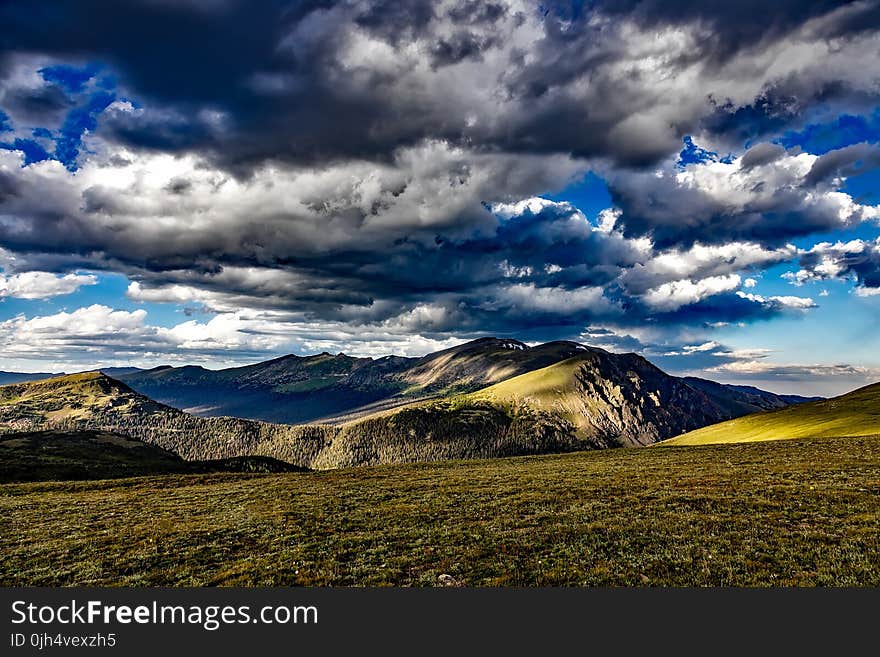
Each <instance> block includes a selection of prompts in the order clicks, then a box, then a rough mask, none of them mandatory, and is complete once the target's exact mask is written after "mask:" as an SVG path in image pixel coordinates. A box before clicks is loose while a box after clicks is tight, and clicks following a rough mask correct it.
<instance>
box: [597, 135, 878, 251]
mask: <svg viewBox="0 0 880 657" xmlns="http://www.w3.org/2000/svg"><path fill="white" fill-rule="evenodd" d="M878 153H880V151H878V149H877V147H876V146H875V145H868V144H856V145H854V146H848V147H845V148H841V149H838V150H834V151H829V152H828V153H826V154H824V155H822V156H820V157H815V156H812V155H810V154H804V153H800V152H799V149H793V150H792V151H789V152H786V151H784V149H782V148H781V147H779V146H775V145H770V144H758V145H756V146H754V147H753V148H751V149H749V150H748V151H746V153H745V154H744V155H743V156H742V157H741V158H739V159H735V160H733V161H717V160H716V161H714V162H708V163H695V164H692V165H690V166H688V167H687V168H685V169H684V170H683V171H682V170H677V169H672V168H669V167H667V168H666V169H662V170H660V171H657V172H650V173H648V172H638V171H637V172H632V171H617V172H613V173H611V174H610V176H609V189H610V192H611V197H612V199H613V201H614V204H615V205H616V206H617V207H618V208H620V210H621V215H620V217H619V219H618V223H617V225H618V226H619V227H620V228H621V229H622V230H623V232H624V234H626V235H630V236H641V235H649V236H650V237H651V238H652V240H653V241H654V243H655V245H656V246H658V247H660V248H667V247H672V246H690V245H692V244H694V243H703V244H724V243H728V242H733V241H749V242H758V243H761V244H765V245H770V246H781V245H784V244H785V243H786V242H787V241H788V240H791V239H794V238H796V237H803V236H806V235H810V234H814V233H819V232H828V231H832V230H839V229H845V228H851V227H853V226H856V225H858V224H859V223H861V222H862V221H866V220H869V219H876V212H875V210H874V208H873V207H870V206H861V205H858V204H856V203H853V202H852V199H850V197H849V196H847V195H842V194H839V193H837V187H836V186H835V185H833V184H831V183H832V182H833V180H832V179H833V178H836V177H839V176H847V175H850V174H853V173H863V172H865V171H867V170H869V169H871V168H873V167H875V166H877V164H878V162H880V156H878Z"/></svg>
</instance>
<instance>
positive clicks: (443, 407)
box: [0, 338, 806, 468]
mask: <svg viewBox="0 0 880 657" xmlns="http://www.w3.org/2000/svg"><path fill="white" fill-rule="evenodd" d="M114 373H115V374H116V375H117V376H118V379H116V378H112V377H110V376H108V375H107V374H106V373H102V372H98V371H93V372H87V373H80V374H75V375H66V376H61V377H55V378H49V379H43V380H38V381H32V382H27V383H17V384H11V385H6V386H2V387H0V431H5V432H10V431H39V430H46V429H55V430H66V431H76V430H101V431H109V432H114V433H118V434H122V435H126V436H130V437H132V438H136V439H139V440H142V441H144V442H146V443H149V444H152V445H156V446H159V447H161V448H163V449H167V450H171V451H173V452H175V453H176V454H178V455H180V456H182V457H184V458H186V459H218V458H231V457H238V456H243V455H262V456H268V457H274V458H278V459H281V460H284V461H287V462H288V463H292V464H295V465H297V466H301V467H308V468H332V467H342V466H354V465H364V464H377V463H395V462H408V461H410V462H411V461H426V460H441V459H456V458H478V457H494V456H511V455H518V454H536V453H546V452H562V451H572V450H578V449H594V448H604V447H616V446H641V445H650V444H653V443H656V442H658V441H661V440H664V439H667V438H670V437H674V436H678V435H680V434H682V433H685V432H688V431H692V430H695V429H699V428H701V427H705V426H707V425H710V424H714V423H718V422H722V421H724V420H728V419H730V418H734V417H739V416H742V415H744V414H746V413H754V412H757V411H764V410H771V409H779V408H785V407H787V406H789V405H791V404H793V403H800V402H803V401H806V399H804V398H799V397H783V396H780V395H775V394H773V393H769V392H765V391H761V390H758V389H755V388H744V387H739V386H726V385H723V384H718V383H714V382H711V381H706V380H703V379H682V378H678V377H674V376H670V375H668V374H666V373H664V372H663V371H661V370H660V369H659V368H657V367H655V366H654V365H652V364H651V363H650V362H648V361H647V360H646V359H644V358H643V357H641V356H639V355H637V354H632V353H630V354H613V353H610V352H607V351H605V350H602V349H598V348H594V347H588V346H586V345H581V344H578V343H574V342H551V343H547V344H543V345H537V346H528V345H526V344H524V343H521V342H518V341H516V340H505V339H496V338H484V339H480V340H475V341H473V342H469V343H466V344H463V345H460V346H458V347H454V348H452V349H447V350H444V351H440V352H437V353H434V354H429V355H427V356H424V357H422V358H402V357H397V356H386V357H384V358H379V359H369V358H353V357H350V356H346V355H344V354H337V355H335V356H334V355H331V354H326V353H325V354H318V355H316V356H307V357H298V356H285V357H282V358H277V359H274V360H271V361H266V362H264V363H259V364H256V365H251V366H247V367H238V368H231V369H226V370H215V371H212V370H207V369H204V368H200V367H193V366H189V367H179V368H172V367H160V368H155V369H152V370H145V371H134V372H132V371H117V372H114ZM183 408H185V409H187V410H188V411H195V412H198V413H199V415H197V414H195V413H194V412H186V411H184V410H182V409H183ZM209 415H210V416H209ZM216 415H221V416H216ZM230 416H241V417H230ZM269 420H272V421H269ZM282 420H283V421H284V422H285V423H281V421H282ZM290 422H300V423H302V424H297V425H294V424H288V423H290Z"/></svg>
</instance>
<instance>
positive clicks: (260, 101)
mask: <svg viewBox="0 0 880 657" xmlns="http://www.w3.org/2000/svg"><path fill="white" fill-rule="evenodd" d="M748 4H749V3H748V2H744V3H740V5H748ZM635 5H639V3H635ZM875 5H876V3H873V2H868V3H862V4H859V5H857V6H852V5H847V4H845V3H843V4H841V5H840V6H836V5H835V3H827V2H817V3H810V2H806V3H803V2H802V3H794V4H791V3H780V4H779V6H775V5H774V6H773V7H764V6H763V5H762V12H765V13H770V14H773V15H772V16H769V17H768V20H767V21H766V23H765V24H762V25H760V26H756V25H754V24H752V23H750V22H746V23H740V21H742V20H744V19H743V18H741V16H744V15H748V12H747V11H737V12H733V13H730V11H728V9H727V8H724V7H721V6H715V5H706V6H696V7H690V8H689V10H688V11H687V12H684V11H683V10H682V8H681V7H680V6H679V5H678V4H677V3H670V4H668V5H666V6H662V7H661V6H660V5H657V4H656V3H654V4H652V3H647V4H644V6H641V5H639V6H638V8H635V9H634V8H631V7H629V5H627V4H621V3H602V2H598V3H592V4H591V5H590V8H589V10H587V9H584V8H582V9H581V10H580V11H578V12H575V13H574V14H572V12H571V11H570V10H569V9H570V8H568V5H566V4H565V3H562V4H559V5H557V4H555V3H550V4H549V5H548V4H544V5H541V6H540V7H539V6H538V5H535V4H533V3H529V2H519V1H517V0H505V1H504V2H501V3H499V4H498V5H497V6H496V5H493V6H492V8H488V7H484V6H481V5H477V4H474V3H467V2H459V1H458V0H450V1H448V2H446V1H444V2H441V3H432V4H430V5H425V6H423V5H421V4H420V3H417V2H414V3H403V4H401V5H400V6H399V7H398V8H397V9H396V10H395V12H393V16H391V15H390V14H388V12H391V8H390V7H389V6H388V5H386V4H382V3H364V4H362V5H358V6H349V5H334V6H328V7H322V6H315V7H311V6H306V5H301V4H298V5H295V6H290V7H288V6H286V3H283V2H279V3H265V4H264V5H263V4H261V5H260V6H258V7H254V6H253V5H249V3H244V2H237V1H235V0H229V1H228V2H222V3H201V2H195V3H180V4H179V5H177V6H171V5H169V4H164V3H139V2H131V3H129V2H120V3H114V5H113V6H112V7H107V6H106V5H102V6H101V11H100V12H97V9H98V5H95V6H94V7H92V6H91V0H86V1H85V2H83V3H82V4H80V5H77V6H75V7H74V6H71V5H66V4H64V3H54V2H49V3H46V6H45V7H43V8H42V9H41V10H40V11H36V10H33V11H32V10H29V9H27V8H25V7H18V8H12V7H11V6H8V5H7V6H4V7H2V8H0V20H2V21H3V24H4V25H7V26H8V28H7V32H8V34H10V35H12V36H10V37H9V39H8V42H9V45H8V46H7V47H6V49H5V50H4V51H3V52H0V267H2V271H0V347H2V349H0V369H7V370H19V371H22V370H29V371H35V370H41V371H59V370H68V371H71V370H75V369H84V368H90V367H94V366H95V365H129V364H134V365H139V366H153V365H157V364H161V363H172V364H180V363H198V364H203V365H207V366H210V367H220V366H226V365H233V364H239V363H244V362H254V361H257V360H262V359H265V358H270V357H273V356H276V355H278V354H282V353H289V352H293V353H300V354H303V353H312V352H316V351H323V350H328V351H346V352H347V353H352V354H359V355H374V356H379V355H384V354H387V353H401V354H409V355H416V354H422V353H427V352H429V351H432V350H436V349H440V348H444V347H447V346H450V345H452V344H456V343H458V342H461V341H464V340H467V339H472V338H475V337H479V336H483V335H498V336H509V337H514V338H519V339H523V340H526V341H529V342H539V341H545V340H551V339H573V340H580V341H584V342H588V343H591V344H595V345H597V346H603V347H605V348H608V349H611V350H615V351H631V350H634V351H638V352H640V353H643V354H645V355H646V356H647V357H648V358H649V359H651V360H652V361H653V362H655V363H657V364H658V365H659V366H661V367H663V368H664V369H666V370H668V371H670V372H674V373H680V374H695V375H701V376H706V377H707V378H713V379H716V380H721V381H726V382H738V383H744V384H751V385H758V386H762V387H765V388H768V389H771V390H777V391H781V392H804V393H818V394H832V393H836V392H843V391H845V390H849V389H852V388H854V387H857V386H859V385H864V384H866V383H869V382H872V381H876V380H880V358H878V357H877V356H876V354H878V353H880V350H878V347H880V344H878V342H880V339H878V337H877V332H876V330H875V327H876V326H877V321H878V312H880V294H878V291H880V210H878V203H880V199H878V185H880V147H878V138H880V109H878V108H880V91H878V90H880V73H878V71H880V62H875V61H874V59H875V58H880V56H878V55H877V54H876V53H877V52H880V49H878V47H877V46H878V42H880V31H878V27H880V26H878V25H875V22H876V21H877V18H876V16H877V15H878V12H877V11H875V9H876V6H875ZM739 9H740V10H743V9H744V7H743V6H740V7H739ZM771 19H772V20H771ZM62 26H63V27H64V29H61V28H62ZM158 26H162V29H163V33H164V34H165V35H166V37H165V42H164V45H163V49H162V51H161V53H157V52H156V50H155V47H154V46H155V44H154V41H153V38H152V36H151V35H152V34H153V32H152V31H151V30H153V29H154V28H155V29H158ZM745 28H748V29H745ZM706 30H710V31H711V33H712V38H711V39H706V38H704V37H705V31H706ZM50 34H51V35H55V36H54V37H53V38H48V37H47V35H50Z"/></svg>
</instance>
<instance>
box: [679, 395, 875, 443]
mask: <svg viewBox="0 0 880 657" xmlns="http://www.w3.org/2000/svg"><path fill="white" fill-rule="evenodd" d="M874 434H880V383H877V384H874V385H870V386H866V387H864V388H860V389H858V390H855V391H853V392H850V393H848V394H846V395H842V396H840V397H834V398H832V399H825V400H822V401H816V402H810V403H807V404H799V405H796V406H789V407H787V408H783V409H781V410H778V411H771V412H767V413H755V414H753V415H746V416H745V417H740V418H736V419H734V420H729V421H727V422H721V423H720V424H714V425H712V426H708V427H704V428H702V429H697V430H696V431H691V432H690V433H686V434H684V435H682V436H678V437H676V438H672V439H670V440H666V441H664V442H663V443H662V444H663V445H708V444H714V443H744V442H756V441H763V440H783V439H789V438H826V437H832V436H869V435H874Z"/></svg>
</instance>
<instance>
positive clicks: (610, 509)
mask: <svg viewBox="0 0 880 657" xmlns="http://www.w3.org/2000/svg"><path fill="white" fill-rule="evenodd" d="M441 575H444V577H441ZM446 576H448V577H446ZM438 583H447V584H448V583H453V584H454V583H458V584H463V585H602V584H604V585H645V584H650V585H848V586H849V585H873V586H877V585H880V437H876V436H875V437H854V438H845V439H833V438H831V439H828V438H826V439H821V440H790V441H780V442H772V443H753V444H741V445H726V446H711V447H689V448H681V447H679V448H675V447H673V448H664V449H641V450H609V451H604V452H587V453H576V454H564V455H555V456H540V457H523V458H510V459H503V460H493V461H465V462H447V463H435V464H423V465H405V466H382V467H372V468H359V469H351V470H339V471H327V472H314V473H305V474H212V475H172V476H163V477H143V478H134V479H120V480H113V481H98V482H55V483H45V482H44V483H31V484H7V485H3V486H0V584H2V585H6V586H8V585H71V584H87V585H215V584H220V585H232V584H238V585H256V584H262V585H294V584H304V585H329V584H332V585H436V584H438Z"/></svg>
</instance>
